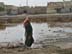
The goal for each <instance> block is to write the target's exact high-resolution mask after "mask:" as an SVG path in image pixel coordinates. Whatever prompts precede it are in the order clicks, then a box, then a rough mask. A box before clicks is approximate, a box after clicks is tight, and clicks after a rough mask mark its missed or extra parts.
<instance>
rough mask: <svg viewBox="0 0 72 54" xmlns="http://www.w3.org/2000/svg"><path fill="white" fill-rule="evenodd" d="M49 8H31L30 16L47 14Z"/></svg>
mask: <svg viewBox="0 0 72 54" xmlns="http://www.w3.org/2000/svg"><path fill="white" fill-rule="evenodd" d="M46 10H47V7H46V6H36V7H31V8H30V10H29V11H28V12H29V13H30V14H46Z"/></svg>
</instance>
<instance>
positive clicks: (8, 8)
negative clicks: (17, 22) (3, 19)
mask: <svg viewBox="0 0 72 54" xmlns="http://www.w3.org/2000/svg"><path fill="white" fill-rule="evenodd" d="M5 9H6V12H7V14H8V15H16V14H18V7H16V6H13V5H5Z"/></svg>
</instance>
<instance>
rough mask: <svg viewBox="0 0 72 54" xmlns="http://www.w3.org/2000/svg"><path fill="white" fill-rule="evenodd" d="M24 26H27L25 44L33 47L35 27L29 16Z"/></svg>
mask: <svg viewBox="0 0 72 54" xmlns="http://www.w3.org/2000/svg"><path fill="white" fill-rule="evenodd" d="M24 28H25V38H26V39H25V46H27V47H31V45H32V43H33V42H34V39H33V36H32V35H33V28H32V25H31V23H30V19H29V18H28V17H26V18H25V20H24Z"/></svg>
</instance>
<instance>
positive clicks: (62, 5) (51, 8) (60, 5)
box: [47, 1, 72, 13]
mask: <svg viewBox="0 0 72 54" xmlns="http://www.w3.org/2000/svg"><path fill="white" fill-rule="evenodd" d="M70 12H72V2H71V1H64V2H50V3H48V4H47V13H70Z"/></svg>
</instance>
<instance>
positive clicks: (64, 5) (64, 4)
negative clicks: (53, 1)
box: [63, 0, 66, 8]
mask: <svg viewBox="0 0 72 54" xmlns="http://www.w3.org/2000/svg"><path fill="white" fill-rule="evenodd" d="M63 7H64V8H65V7H66V3H65V0H63Z"/></svg>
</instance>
